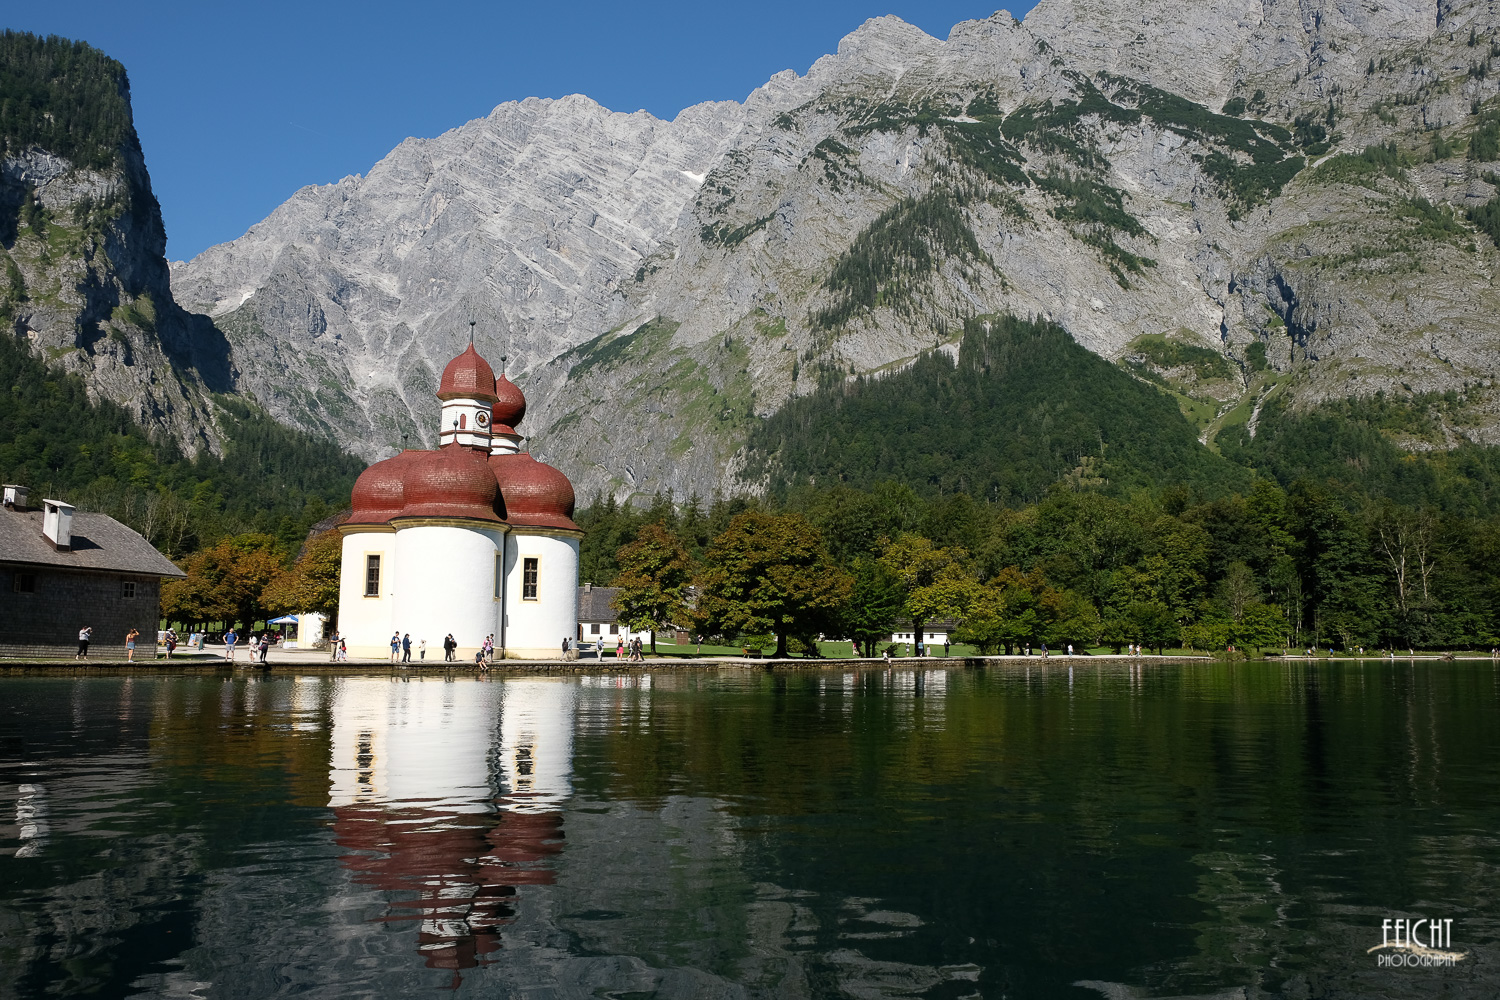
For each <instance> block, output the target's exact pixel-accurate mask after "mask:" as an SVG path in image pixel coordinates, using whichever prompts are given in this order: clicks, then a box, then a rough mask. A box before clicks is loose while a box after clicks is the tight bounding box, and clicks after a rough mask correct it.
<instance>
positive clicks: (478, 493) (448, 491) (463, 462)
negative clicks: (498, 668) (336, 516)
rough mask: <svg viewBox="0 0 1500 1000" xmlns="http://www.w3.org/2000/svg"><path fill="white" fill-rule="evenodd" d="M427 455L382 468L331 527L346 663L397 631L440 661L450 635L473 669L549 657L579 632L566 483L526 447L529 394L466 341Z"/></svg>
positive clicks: (382, 651)
mask: <svg viewBox="0 0 1500 1000" xmlns="http://www.w3.org/2000/svg"><path fill="white" fill-rule="evenodd" d="M437 396H438V399H440V400H442V422H441V424H440V427H441V430H440V433H439V439H438V448H437V450H435V451H425V450H420V449H410V450H407V451H403V452H401V453H400V454H399V455H396V456H395V457H393V458H388V459H386V460H385V461H383V462H377V463H375V464H374V465H372V466H370V467H369V468H368V469H366V470H365V471H364V472H363V473H361V474H360V477H359V479H358V481H356V482H355V484H354V512H353V514H351V515H350V517H349V519H348V520H347V521H345V522H344V523H343V524H342V525H340V526H339V531H340V532H342V534H343V544H344V548H343V567H342V571H341V578H340V583H339V620H338V631H339V634H340V636H342V637H343V639H344V641H345V642H346V643H347V644H348V647H349V654H350V655H351V656H384V655H388V654H389V652H390V640H391V636H392V634H394V633H400V634H401V635H403V636H404V635H407V634H410V635H411V641H412V649H413V654H412V659H413V661H415V660H416V659H417V655H416V652H415V651H416V649H417V647H418V644H419V643H421V642H422V641H423V640H425V641H426V643H427V662H429V663H431V662H433V661H434V660H436V661H439V662H440V661H441V660H442V659H443V640H444V638H445V637H446V636H447V635H448V634H449V633H452V635H453V637H454V639H455V640H457V642H458V654H457V655H458V657H459V658H460V659H467V660H468V661H469V662H473V660H474V655H475V653H476V652H477V651H478V649H479V647H480V645H481V644H482V643H483V642H484V639H485V637H486V636H494V642H495V656H496V658H497V659H498V658H500V657H509V658H511V659H532V658H555V657H557V656H558V655H560V653H561V650H562V641H563V639H565V638H566V639H570V640H571V639H573V638H574V635H575V632H576V630H577V628H578V545H579V541H580V540H581V539H582V538H583V532H582V530H580V529H579V527H578V525H576V524H574V523H573V506H574V496H573V484H572V483H570V482H569V481H568V477H567V476H565V475H563V474H562V473H561V472H559V471H558V470H557V469H554V468H553V467H552V466H550V465H546V464H544V463H542V462H538V461H536V460H535V459H534V458H532V457H531V455H530V454H528V453H526V452H524V451H522V450H521V435H520V434H519V433H517V431H516V426H517V425H518V424H520V422H521V419H522V418H523V417H524V416H525V415H526V397H525V396H523V395H522V394H521V390H520V389H518V388H516V386H515V385H514V384H513V383H512V382H511V381H510V380H509V379H507V378H506V377H505V376H504V375H503V374H502V375H501V376H500V377H499V378H498V379H497V378H495V373H494V370H493V369H491V368H490V366H489V365H488V364H487V363H486V362H485V360H484V359H483V358H481V357H480V356H479V354H478V353H477V352H476V351H475V350H474V345H473V344H470V345H469V347H468V349H467V350H465V351H464V352H463V353H462V354H460V355H459V356H458V357H456V358H454V359H453V360H452V361H450V362H449V363H448V367H447V368H445V369H444V370H443V378H442V382H441V383H440V385H439V387H438V394H437Z"/></svg>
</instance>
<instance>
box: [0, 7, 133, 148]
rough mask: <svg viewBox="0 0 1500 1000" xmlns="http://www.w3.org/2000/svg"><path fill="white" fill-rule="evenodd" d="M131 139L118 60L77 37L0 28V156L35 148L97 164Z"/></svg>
mask: <svg viewBox="0 0 1500 1000" xmlns="http://www.w3.org/2000/svg"><path fill="white" fill-rule="evenodd" d="M135 141H136V140H135V129H134V127H133V126H132V124H131V116H130V83H129V82H128V80H127V79H126V76H125V67H124V66H121V65H120V64H119V63H118V62H117V61H115V60H114V59H111V58H110V57H109V56H107V55H105V54H104V53H103V52H100V51H99V50H98V49H95V48H93V47H91V46H89V45H85V44H84V43H83V42H74V41H69V40H68V39H66V38H59V37H57V36H56V35H52V36H49V37H47V38H38V37H37V36H36V35H32V34H28V33H26V32H24V31H10V30H6V31H0V154H6V153H8V154H14V153H16V152H19V151H20V150H23V149H25V148H27V147H28V146H38V147H40V148H42V149H45V150H47V151H48V152H50V153H55V154H57V155H58V156H61V157H63V158H64V159H67V160H70V161H72V162H73V163H74V164H76V165H78V166H80V167H87V168H92V169H95V170H103V169H107V168H109V167H111V166H115V165H116V164H117V163H118V162H119V157H120V154H121V150H122V149H123V148H125V147H126V145H127V144H128V143H134V142H135Z"/></svg>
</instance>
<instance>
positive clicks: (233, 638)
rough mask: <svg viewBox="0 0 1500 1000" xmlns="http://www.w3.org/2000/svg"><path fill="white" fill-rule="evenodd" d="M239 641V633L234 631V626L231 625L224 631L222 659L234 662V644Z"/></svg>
mask: <svg viewBox="0 0 1500 1000" xmlns="http://www.w3.org/2000/svg"><path fill="white" fill-rule="evenodd" d="M239 641H240V637H239V634H238V633H236V632H235V630H234V626H233V625H231V626H230V627H229V631H228V632H225V633H224V659H226V660H228V661H229V662H230V663H233V662H234V644H235V643H237V642H239Z"/></svg>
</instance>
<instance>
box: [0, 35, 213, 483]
mask: <svg viewBox="0 0 1500 1000" xmlns="http://www.w3.org/2000/svg"><path fill="white" fill-rule="evenodd" d="M59 52H62V53H63V54H64V55H66V56H69V57H72V58H73V59H74V61H73V62H72V64H71V65H70V66H69V67H68V68H67V69H66V70H65V71H64V70H57V69H55V68H54V69H53V70H52V72H53V74H54V78H53V79H52V80H50V81H49V80H47V79H46V77H47V71H46V68H47V67H55V65H56V64H55V63H54V60H57V59H59V58H60V57H59V55H58V53H59ZM3 60H4V62H5V66H4V69H5V71H6V80H5V83H6V85H7V86H9V87H14V88H17V89H21V88H28V87H29V88H34V89H33V90H32V92H30V93H24V94H20V95H17V94H8V95H7V96H8V97H9V98H11V99H12V101H7V103H8V104H11V105H12V106H11V107H7V108H6V117H5V119H4V121H3V122H0V268H3V269H4V276H3V283H0V324H3V325H4V326H5V327H8V328H10V329H11V330H13V331H14V333H15V335H16V336H18V337H22V338H24V339H25V340H26V341H27V342H28V344H29V346H30V347H31V348H32V350H34V351H36V352H39V353H41V354H43V355H44V356H45V357H46V358H47V359H48V361H49V362H51V363H52V364H54V365H55V366H59V367H62V368H64V369H67V370H68V371H71V372H75V373H78V374H81V375H83V376H85V378H86V381H87V383H88V386H89V389H90V391H91V392H92V393H96V394H97V395H99V396H102V397H105V398H108V399H110V400H113V401H114V402H116V403H119V404H121V405H122V406H124V407H125V408H126V409H127V410H128V411H130V412H131V413H132V414H133V415H134V416H135V417H136V419H137V420H138V421H139V422H140V423H141V424H142V425H143V426H145V427H146V428H148V429H149V430H152V431H155V432H158V433H160V434H161V435H163V436H165V437H170V438H172V439H175V440H176V441H177V442H178V443H179V444H180V445H181V446H183V448H184V449H185V450H186V451H187V452H188V453H189V454H192V453H195V452H196V451H197V450H198V449H200V448H203V447H208V448H210V449H215V448H217V446H218V444H219V442H220V435H219V432H218V429H217V425H216V422H215V418H214V417H213V413H212V406H211V405H210V404H209V403H208V392H209V385H210V384H212V385H218V386H227V385H228V384H229V382H230V375H229V358H228V350H227V344H225V343H224V340H223V337H222V336H221V335H220V334H219V333H218V332H217V331H216V330H215V329H214V327H213V324H212V323H211V322H210V321H209V320H208V319H207V318H206V317H202V316H190V315H188V314H187V313H185V312H184V311H183V310H182V309H180V308H179V307H178V306H177V304H176V302H175V301H174V299H173V298H172V291H171V286H170V282H169V277H168V270H167V262H166V257H165V252H166V235H165V232H164V231H163V229H162V222H161V211H160V207H159V206H158V204H157V202H156V198H155V197H154V196H153V195H152V193H151V180H150V177H149V176H148V175H147V173H146V166H145V161H144V159H143V157H142V155H141V148H140V143H139V140H138V139H137V138H136V135H135V129H134V127H133V126H132V125H131V123H130V104H129V88H128V84H127V83H126V82H125V73H124V69H123V68H122V67H120V65H119V64H118V63H116V62H114V61H113V60H110V59H108V58H107V57H105V56H103V55H102V54H100V53H97V52H94V51H93V50H90V49H88V48H87V47H86V46H77V47H73V46H72V45H71V43H66V42H62V41H61V40H58V39H49V40H42V39H36V38H33V37H31V36H21V35H18V34H14V33H6V37H5V38H4V51H3ZM38 66H40V67H43V69H40V70H39V69H38ZM90 73H92V74H94V76H95V79H93V80H92V81H89V82H92V83H94V84H98V85H99V86H100V87H102V89H103V92H104V94H105V95H107V100H106V101H105V102H102V103H107V105H108V106H104V107H99V106H97V104H98V103H100V102H97V101H95V102H91V101H87V100H80V101H73V102H69V103H70V104H71V105H73V106H70V107H68V108H67V109H66V111H65V110H64V109H63V107H61V106H59V105H57V104H54V105H52V106H51V109H50V110H49V106H48V104H47V101H46V99H45V98H41V99H40V100H39V99H38V97H37V94H38V93H42V94H45V92H46V87H47V86H48V85H49V84H52V85H56V84H57V83H58V81H59V80H62V81H65V82H64V84H63V85H64V86H71V85H77V84H78V83H79V80H78V78H79V77H80V76H88V75H89V74H90ZM28 74H30V75H28ZM97 96H98V95H97V94H96V95H94V97H95V98H97ZM38 100H39V104H38V105H37V106H35V107H29V108H28V105H29V104H32V103H33V102H38ZM15 106H20V107H21V108H23V109H26V111H25V112H24V113H18V114H13V113H12V109H13V108H14V107H15ZM78 106H83V107H84V111H82V112H80V111H79V110H78ZM69 113H71V114H73V115H75V116H76V118H75V120H72V121H70V122H68V123H67V124H68V128H67V129H64V130H62V131H63V132H65V133H71V134H72V136H73V138H72V139H71V140H70V141H69V143H68V144H69V145H71V146H74V147H78V148H77V149H73V150H70V152H71V154H72V155H71V158H70V156H69V155H63V154H61V153H59V152H57V151H55V150H51V149H48V148H47V147H46V145H44V144H43V143H42V142H38V141H35V140H36V139H37V137H38V136H39V135H41V136H45V135H47V134H48V129H47V125H46V124H45V123H53V122H55V120H56V119H58V118H60V117H61V116H62V115H64V114H69ZM26 114H31V115H34V116H35V119H36V120H34V121H33V120H28V119H27V117H25V115H26ZM100 122H104V123H106V125H105V126H100ZM89 130H92V132H91V137H92V140H97V141H98V142H104V143H105V148H96V149H91V148H89V143H88V142H84V141H81V140H79V139H78V138H77V135H79V134H81V133H84V132H86V131H89ZM100 136H107V138H104V139H101V138H100Z"/></svg>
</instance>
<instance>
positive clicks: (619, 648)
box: [615, 635, 625, 660]
mask: <svg viewBox="0 0 1500 1000" xmlns="http://www.w3.org/2000/svg"><path fill="white" fill-rule="evenodd" d="M624 657H625V637H624V636H623V635H622V636H620V638H619V639H617V640H615V659H616V660H621V659H624Z"/></svg>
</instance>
